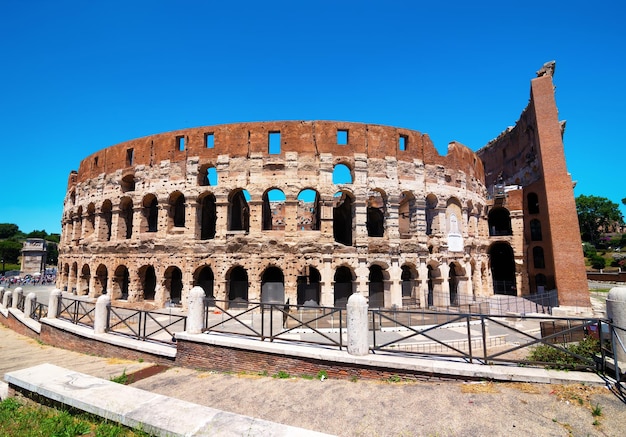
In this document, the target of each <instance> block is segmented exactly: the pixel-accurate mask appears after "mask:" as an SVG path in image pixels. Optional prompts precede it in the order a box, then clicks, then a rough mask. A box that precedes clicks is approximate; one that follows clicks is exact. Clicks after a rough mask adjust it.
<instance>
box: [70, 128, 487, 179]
mask: <svg viewBox="0 0 626 437" xmlns="http://www.w3.org/2000/svg"><path fill="white" fill-rule="evenodd" d="M338 131H342V132H346V133H347V142H346V144H338V135H337V133H338ZM270 133H280V153H278V154H271V155H270V153H269V134H270ZM181 139H182V141H183V142H184V149H182V150H180V149H181V147H180V141H181ZM401 144H402V147H401ZM286 152H297V153H298V155H299V156H303V155H307V154H310V155H314V156H319V155H320V154H323V153H328V154H332V155H333V156H334V157H335V158H338V159H340V158H342V157H353V156H354V155H355V154H364V155H366V156H368V157H369V158H383V159H384V158H386V157H393V158H395V159H397V160H398V161H407V162H412V161H413V160H414V159H418V160H420V161H422V162H423V163H424V164H426V165H428V164H432V165H441V166H444V167H446V168H450V169H451V170H459V171H462V172H464V173H465V174H467V176H468V177H473V178H475V179H478V180H479V181H481V182H482V181H483V179H484V177H483V168H482V163H481V162H480V159H478V158H477V157H476V155H475V154H474V153H473V152H472V151H471V150H470V149H468V148H467V147H465V146H462V145H460V144H458V143H454V144H453V145H452V144H451V146H450V147H449V150H448V155H447V156H440V155H439V154H438V153H437V151H436V149H435V147H434V145H433V143H432V141H431V140H430V138H429V137H428V136H427V135H424V134H421V133H420V132H417V131H413V130H408V129H402V128H395V127H390V126H381V125H372V124H362V123H350V122H331V121H276V122H257V123H236V124H226V125H218V126H205V127H198V128H190V129H184V130H178V131H172V132H166V133H161V134H156V135H150V136H147V137H143V138H138V139H135V140H131V141H127V142H124V143H120V144H117V145H114V146H111V147H108V148H105V149H102V150H100V151H98V152H96V153H94V154H92V155H90V156H88V157H87V158H85V159H84V160H83V161H82V162H81V163H80V167H79V169H78V174H77V175H76V177H72V178H70V179H69V181H68V188H69V187H70V186H73V185H74V184H76V183H78V182H84V181H86V180H89V179H92V178H94V177H97V176H98V175H101V174H110V173H113V172H115V171H116V170H119V169H124V168H129V167H134V166H138V165H145V166H154V165H158V164H159V163H160V162H161V161H166V160H169V161H171V162H184V161H186V160H187V158H188V157H192V156H194V157H195V156H197V157H199V159H200V162H213V163H214V162H216V161H217V158H218V156H220V155H229V156H231V157H250V156H251V155H252V154H262V155H267V156H275V157H276V158H277V159H281V157H284V156H285V153H286Z"/></svg>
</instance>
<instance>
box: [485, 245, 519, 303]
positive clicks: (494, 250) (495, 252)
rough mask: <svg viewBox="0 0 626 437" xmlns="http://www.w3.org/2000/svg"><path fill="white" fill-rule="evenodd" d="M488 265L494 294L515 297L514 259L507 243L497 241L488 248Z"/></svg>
mask: <svg viewBox="0 0 626 437" xmlns="http://www.w3.org/2000/svg"><path fill="white" fill-rule="evenodd" d="M489 263H490V264H491V276H492V278H493V292H494V294H505V295H512V296H515V295H516V294H517V289H516V285H515V258H514V256H513V249H512V248H511V245H510V244H509V243H506V242H503V241H499V242H496V243H493V244H492V245H491V246H490V247H489Z"/></svg>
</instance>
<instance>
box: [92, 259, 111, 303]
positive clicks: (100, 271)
mask: <svg viewBox="0 0 626 437" xmlns="http://www.w3.org/2000/svg"><path fill="white" fill-rule="evenodd" d="M108 281H109V272H108V270H107V268H106V266H105V265H104V264H100V265H99V266H98V268H97V269H96V277H95V281H94V287H95V290H94V291H95V293H94V294H95V295H96V296H100V295H101V294H107V282H108Z"/></svg>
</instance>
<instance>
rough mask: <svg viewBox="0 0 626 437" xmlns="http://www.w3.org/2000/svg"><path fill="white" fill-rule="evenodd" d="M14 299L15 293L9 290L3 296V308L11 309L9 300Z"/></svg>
mask: <svg viewBox="0 0 626 437" xmlns="http://www.w3.org/2000/svg"><path fill="white" fill-rule="evenodd" d="M12 297H13V292H12V291H11V290H7V291H5V292H4V294H3V295H2V306H3V307H5V308H9V300H10V299H11V298H12Z"/></svg>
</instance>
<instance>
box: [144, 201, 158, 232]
mask: <svg viewBox="0 0 626 437" xmlns="http://www.w3.org/2000/svg"><path fill="white" fill-rule="evenodd" d="M141 205H142V207H143V208H142V220H141V232H157V231H158V226H159V201H158V200H157V198H156V196H155V195H154V194H152V193H150V194H146V195H145V196H144V198H143V201H142V202H141Z"/></svg>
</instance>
